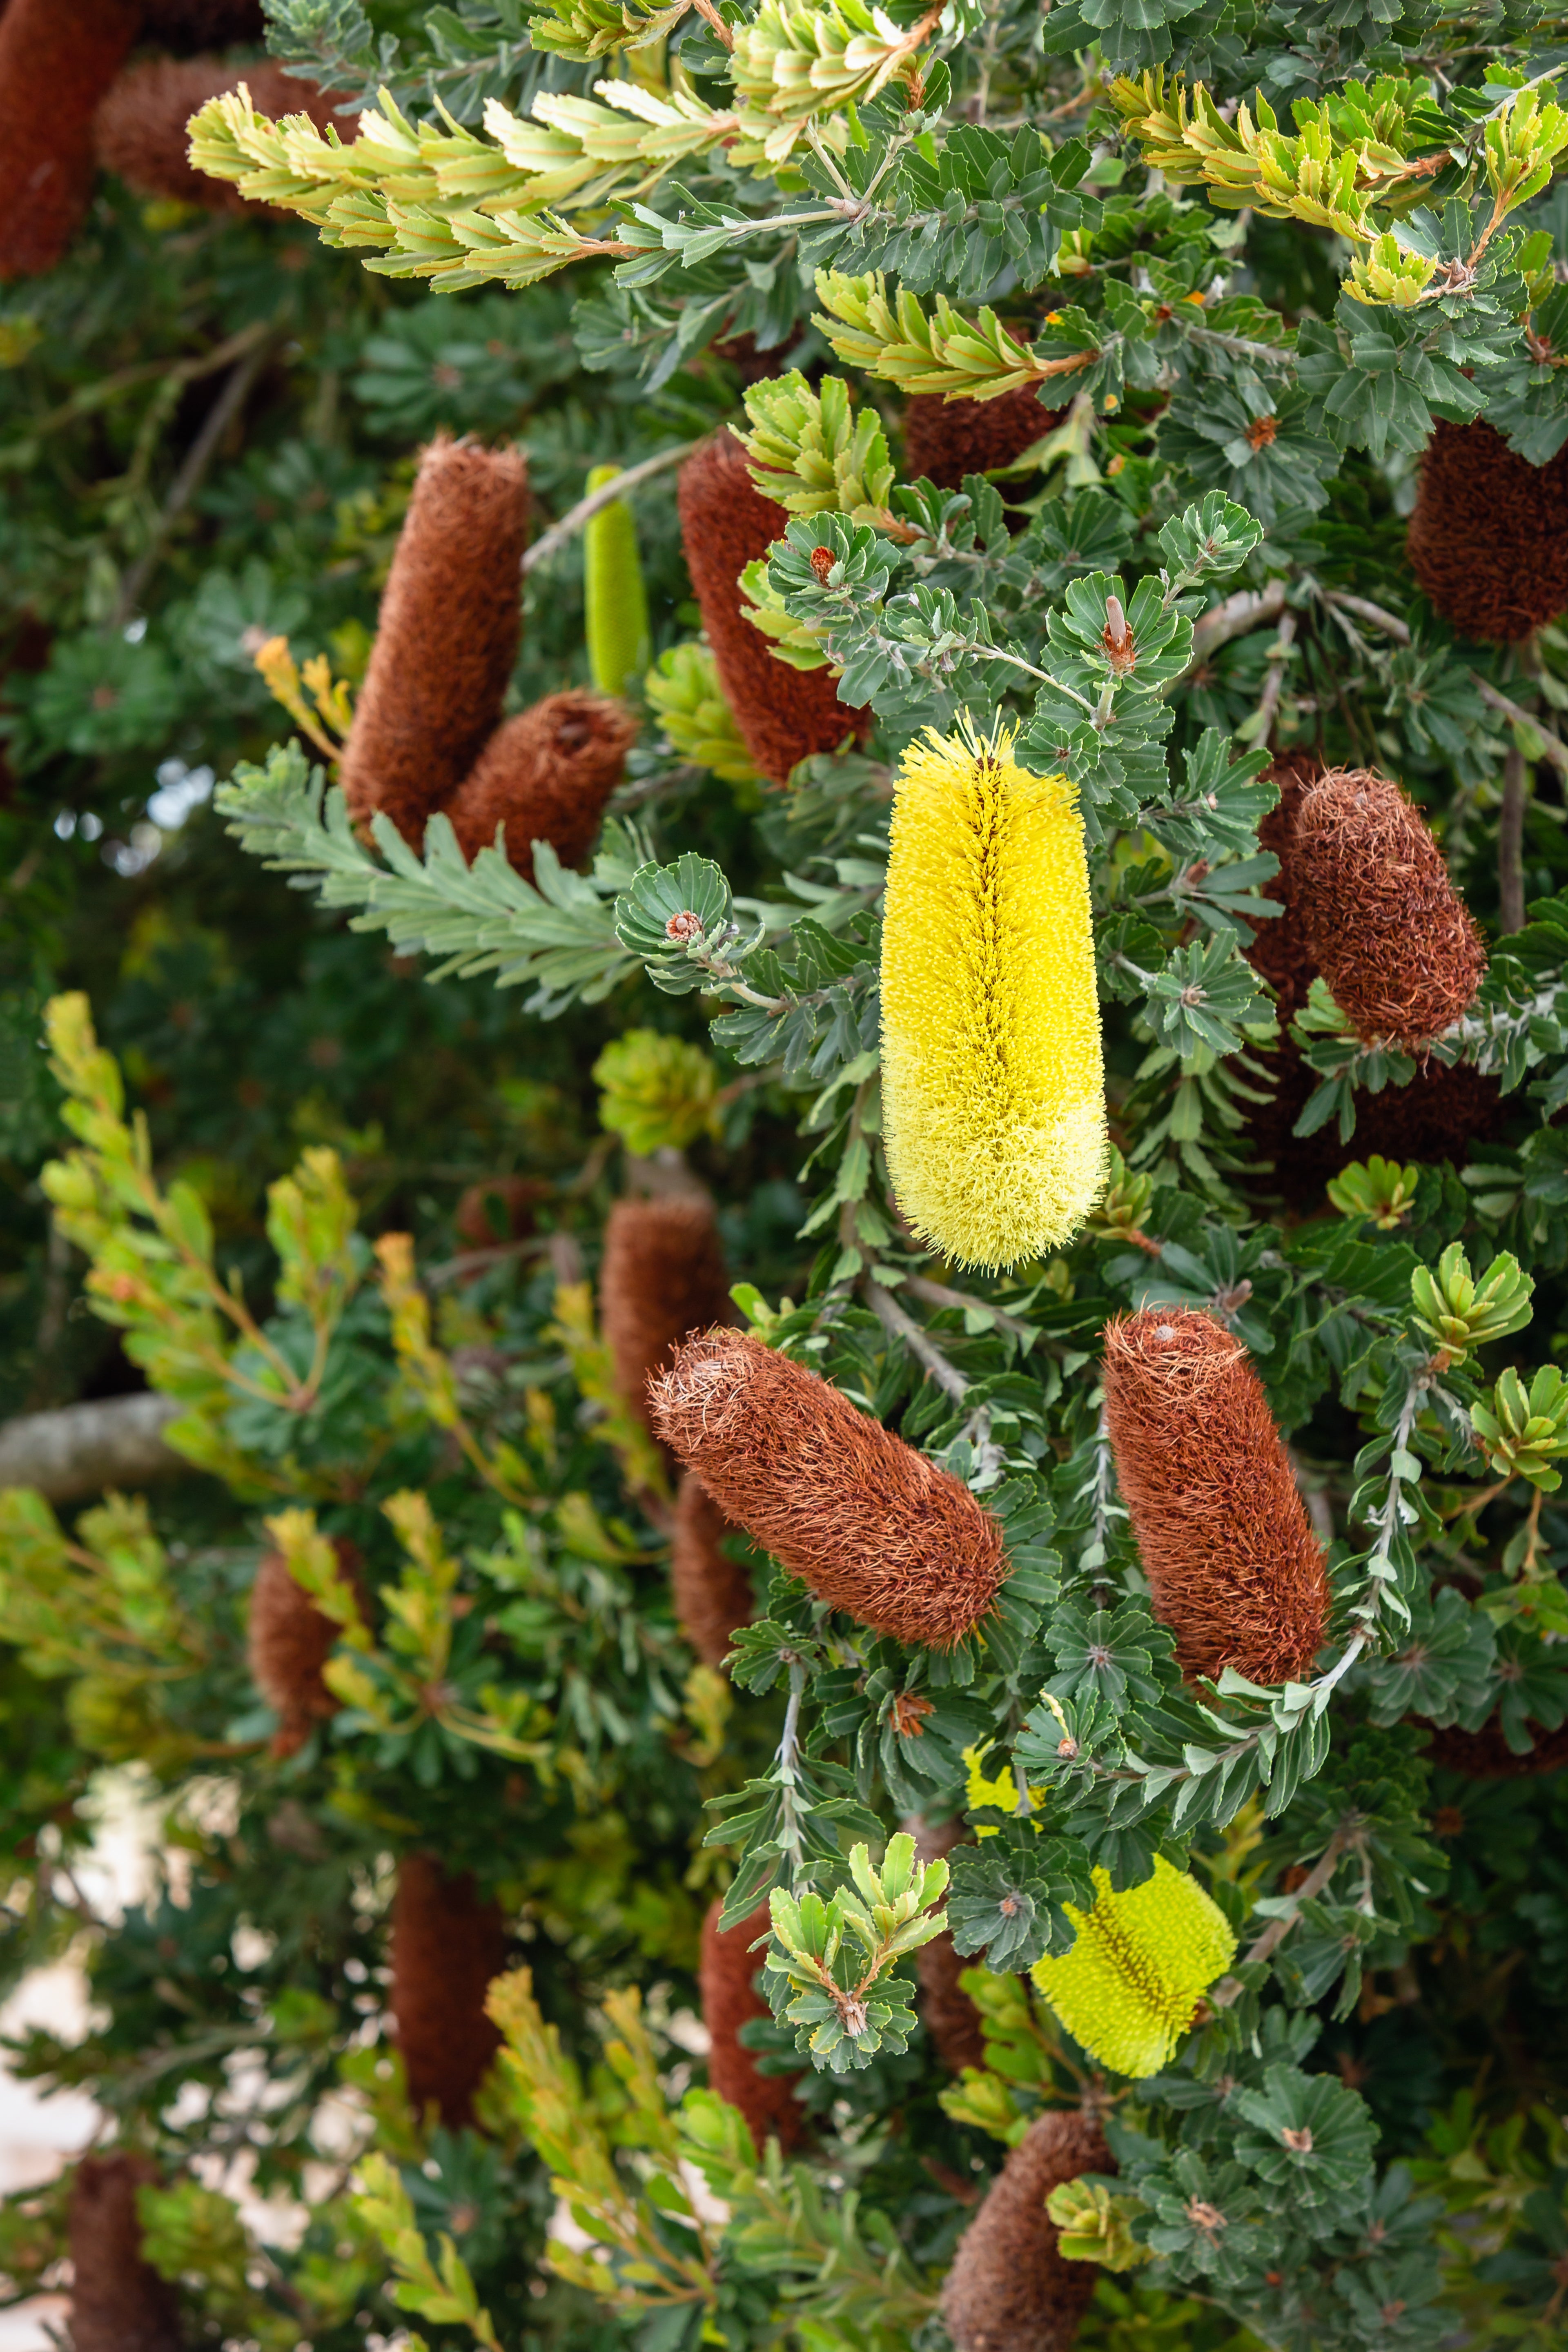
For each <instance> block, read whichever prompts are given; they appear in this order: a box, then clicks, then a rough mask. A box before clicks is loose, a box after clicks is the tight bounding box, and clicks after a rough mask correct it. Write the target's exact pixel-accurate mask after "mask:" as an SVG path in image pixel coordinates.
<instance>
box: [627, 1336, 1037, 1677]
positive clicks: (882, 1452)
mask: <svg viewBox="0 0 1568 2352" xmlns="http://www.w3.org/2000/svg"><path fill="white" fill-rule="evenodd" d="M650 1394H651V1397H652V1403H653V1412H652V1426H653V1432H654V1434H655V1436H656V1437H660V1438H662V1439H663V1440H664V1442H665V1444H667V1445H668V1446H670V1447H671V1448H672V1449H673V1450H674V1452H675V1453H676V1454H679V1456H680V1459H681V1460H682V1461H683V1462H684V1463H685V1464H686V1465H687V1467H688V1468H689V1469H691V1470H695V1471H696V1473H697V1475H698V1476H699V1477H700V1479H701V1481H702V1483H703V1485H704V1486H706V1487H707V1489H708V1491H709V1493H710V1495H711V1496H712V1497H713V1499H714V1501H715V1502H716V1503H717V1504H718V1505H719V1507H720V1508H721V1510H723V1511H724V1512H726V1513H727V1514H728V1516H729V1517H731V1519H733V1520H734V1521H735V1522H736V1523H737V1525H738V1526H740V1527H743V1528H745V1529H746V1531H747V1533H748V1534H749V1535H751V1536H752V1538H754V1539H755V1541H756V1542H758V1543H759V1544H761V1545H762V1546H763V1549H764V1550H766V1551H770V1552H772V1553H773V1555H774V1556H775V1558H777V1559H780V1560H782V1561H783V1562H784V1566H785V1567H786V1568H787V1569H790V1570H793V1572H794V1573H795V1575H796V1576H800V1577H804V1578H805V1581H806V1583H807V1584H809V1585H810V1586H811V1588H812V1591H814V1592H816V1594H817V1595H818V1596H819V1598H821V1599H822V1600H824V1601H827V1602H828V1603H829V1605H830V1606H831V1607H833V1608H835V1609H842V1610H845V1611H847V1613H848V1614H849V1615H850V1616H852V1617H855V1618H858V1621H859V1622H860V1623H861V1624H862V1625H869V1626H870V1627H871V1628H872V1630H873V1631H874V1632H876V1633H890V1634H892V1635H893V1637H894V1638H895V1639H896V1640H898V1641H900V1642H912V1643H924V1644H925V1645H926V1646H927V1647H929V1648H931V1649H935V1650H950V1649H952V1647H953V1645H954V1643H958V1642H961V1641H963V1638H964V1636H965V1635H966V1634H968V1633H973V1630H974V1628H975V1627H976V1626H977V1625H978V1624H979V1623H980V1622H982V1620H983V1619H984V1618H985V1617H986V1616H987V1615H988V1614H989V1613H990V1612H991V1609H992V1607H993V1606H994V1602H995V1600H996V1596H997V1594H998V1592H999V1591H1001V1588H1002V1583H1003V1580H1004V1578H1005V1575H1006V1572H1007V1569H1006V1559H1005V1554H1004V1551H1003V1548H1002V1533H1001V1529H1000V1528H998V1526H997V1524H996V1522H995V1520H994V1519H993V1518H991V1517H989V1515H988V1514H987V1513H986V1512H985V1511H984V1510H983V1509H982V1508H981V1507H980V1505H979V1504H978V1503H977V1502H976V1501H975V1499H974V1497H973V1495H972V1494H971V1493H970V1491H969V1489H968V1487H967V1486H961V1485H960V1484H959V1482H958V1480H957V1479H956V1478H953V1477H951V1476H950V1475H949V1474H948V1473H947V1472H946V1471H945V1470H941V1469H939V1468H938V1467H937V1465H936V1464H935V1463H934V1462H931V1461H929V1460H928V1459H927V1457H926V1456H925V1455H924V1454H917V1453H916V1452H915V1450H914V1448H913V1447H912V1446H910V1445H906V1444H905V1443H904V1441H903V1439H902V1438H901V1437H896V1436H895V1435H894V1434H893V1433H892V1431H891V1430H888V1429H884V1428H883V1427H882V1425H881V1423H879V1422H877V1421H873V1420H871V1419H870V1417H869V1416H868V1414H866V1413H863V1412H857V1410H856V1408H855V1407H854V1405H852V1404H851V1403H850V1402H849V1400H848V1398H847V1397H846V1396H843V1395H841V1394H840V1392H839V1391H838V1390H837V1389H836V1388H833V1387H832V1386H830V1384H829V1383H828V1382H827V1381H825V1380H822V1379H821V1378H819V1376H818V1375H817V1374H816V1372H808V1371H807V1370H805V1368H804V1367H803V1366H802V1365H799V1364H794V1363H791V1362H790V1361H789V1360H788V1358H787V1357H784V1356H781V1355H779V1354H778V1353H777V1352H776V1351H775V1350H774V1349H772V1348H765V1347H764V1346H763V1343H762V1341H761V1340H760V1339H752V1338H751V1337H750V1336H749V1335H747V1334H744V1333H742V1332H739V1331H710V1332H709V1333H707V1334H706V1335H705V1336H703V1337H701V1338H700V1339H690V1340H689V1341H688V1342H687V1344H686V1346H685V1347H684V1348H682V1349H681V1350H680V1352H679V1355H678V1356H677V1357H676V1359H675V1361H674V1362H673V1364H672V1365H671V1366H670V1368H669V1370H668V1371H667V1372H665V1373H663V1374H662V1375H661V1376H660V1377H659V1378H658V1379H657V1380H655V1381H653V1382H652V1384H651V1390H650Z"/></svg>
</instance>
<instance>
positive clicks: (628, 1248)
mask: <svg viewBox="0 0 1568 2352" xmlns="http://www.w3.org/2000/svg"><path fill="white" fill-rule="evenodd" d="M733 1311H734V1310H733V1308H732V1307H731V1305H730V1284H729V1276H728V1275H727V1274H726V1272H725V1268H724V1250H723V1245H722V1244H721V1241H720V1239H719V1227H718V1225H717V1223H715V1221H714V1216H713V1203H712V1202H711V1201H710V1199H709V1198H708V1196H707V1194H706V1193H701V1192H677V1193H667V1194H664V1195H663V1196H662V1197H660V1198H658V1199H656V1200H651V1201H617V1202H616V1205H615V1207H614V1208H613V1209H612V1210H611V1211H610V1213H609V1216H608V1217H607V1218H606V1220H605V1255H604V1257H603V1260H602V1261H601V1264H600V1267H599V1319H600V1323H601V1326H602V1328H603V1330H604V1334H605V1340H606V1342H607V1343H608V1346H609V1349H610V1353H611V1354H612V1356H613V1357H614V1358H615V1362H616V1384H617V1386H618V1387H619V1389H620V1391H621V1394H622V1395H623V1396H624V1397H625V1399H626V1402H627V1403H628V1404H629V1405H630V1407H631V1408H632V1411H633V1412H635V1413H636V1414H637V1417H638V1419H639V1420H640V1421H642V1422H643V1423H645V1424H646V1425H647V1426H648V1427H649V1428H651V1427H652V1426H653V1424H652V1422H651V1419H650V1407H649V1403H648V1382H649V1381H650V1379H652V1378H653V1377H654V1375H655V1374H657V1373H659V1372H663V1371H665V1370H668V1366H669V1365H670V1363H671V1362H672V1361H673V1360H674V1358H675V1353H676V1349H678V1348H679V1344H680V1342H681V1341H682V1340H683V1339H686V1338H687V1337H688V1336H689V1334H690V1333H691V1332H693V1331H703V1330H706V1329H707V1328H708V1327H709V1325H710V1324H712V1323H719V1322H722V1321H723V1320H724V1318H726V1317H727V1316H729V1315H731V1314H732V1313H733Z"/></svg>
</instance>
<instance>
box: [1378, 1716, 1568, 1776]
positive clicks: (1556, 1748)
mask: <svg viewBox="0 0 1568 2352" xmlns="http://www.w3.org/2000/svg"><path fill="white" fill-rule="evenodd" d="M1411 1719H1412V1720H1413V1721H1414V1720H1417V1718H1415V1717H1412V1718H1411ZM1419 1728H1420V1729H1422V1730H1423V1731H1430V1732H1431V1734H1432V1738H1431V1743H1430V1745H1429V1746H1428V1747H1427V1748H1426V1761H1427V1763H1428V1764H1441V1765H1443V1766H1445V1767H1446V1768H1447V1770H1448V1771H1450V1772H1463V1773H1464V1774H1465V1775H1466V1776H1467V1778H1468V1779H1469V1780H1536V1779H1538V1778H1539V1777H1540V1776H1541V1775H1542V1773H1544V1772H1561V1771H1562V1769H1563V1766H1564V1765H1568V1723H1563V1724H1559V1726H1558V1727H1557V1729H1556V1730H1555V1731H1547V1730H1545V1729H1544V1728H1543V1727H1542V1725H1540V1724H1539V1723H1532V1724H1531V1727H1530V1735H1531V1738H1532V1739H1533V1740H1534V1742H1535V1745H1534V1747H1533V1748H1531V1751H1530V1753H1529V1755H1528V1756H1516V1755H1515V1754H1514V1752H1513V1750H1512V1748H1510V1746H1509V1744H1508V1741H1507V1740H1506V1739H1505V1738H1503V1730H1502V1725H1501V1724H1500V1722H1499V1720H1498V1718H1497V1717H1496V1716H1495V1715H1494V1716H1490V1717H1488V1719H1487V1721H1486V1722H1485V1723H1483V1724H1482V1726H1481V1727H1480V1729H1479V1731H1461V1730H1460V1728H1459V1727H1458V1724H1457V1723H1456V1724H1449V1725H1448V1726H1447V1727H1446V1728H1445V1729H1443V1730H1441V1731H1439V1730H1437V1729H1436V1727H1434V1726H1433V1725H1431V1724H1426V1723H1422V1724H1419Z"/></svg>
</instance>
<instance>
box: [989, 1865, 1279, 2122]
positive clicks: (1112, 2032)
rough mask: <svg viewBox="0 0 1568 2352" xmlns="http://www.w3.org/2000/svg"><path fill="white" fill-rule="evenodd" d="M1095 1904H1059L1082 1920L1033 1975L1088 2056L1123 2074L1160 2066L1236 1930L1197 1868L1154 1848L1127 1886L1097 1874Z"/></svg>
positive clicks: (1221, 1970)
mask: <svg viewBox="0 0 1568 2352" xmlns="http://www.w3.org/2000/svg"><path fill="white" fill-rule="evenodd" d="M1094 1887H1095V1906H1094V1908H1093V1910H1092V1911H1079V1910H1078V1909H1077V1908H1076V1907H1075V1906H1073V1905H1072V1904H1070V1903H1065V1904H1064V1905H1063V1906H1062V1908H1063V1910H1064V1911H1065V1912H1066V1913H1067V1915H1068V1918H1069V1919H1070V1920H1071V1921H1072V1924H1073V1926H1074V1927H1076V1928H1077V1930H1078V1940H1077V1941H1076V1943H1075V1944H1074V1945H1073V1947H1072V1949H1071V1950H1070V1951H1068V1952H1063V1953H1060V1954H1059V1955H1052V1954H1049V1953H1047V1956H1046V1958H1044V1959H1043V1960H1037V1961H1036V1963H1035V1967H1034V1971H1033V1974H1034V1979H1035V1982H1036V1983H1037V1985H1038V1986H1039V1988H1040V1990H1041V1991H1042V1992H1043V1993H1044V1994H1045V1996H1046V1999H1047V2000H1048V2001H1049V2002H1050V2004H1051V2007H1052V2008H1053V2009H1054V2010H1055V2011H1056V2013H1057V2015H1058V2017H1059V2018H1060V2019H1061V2021H1062V2023H1063V2024H1064V2025H1065V2026H1066V2027H1067V2030H1068V2032H1069V2033H1070V2034H1071V2035H1072V2037H1073V2039H1074V2041H1075V2042H1081V2043H1082V2045H1083V2047H1084V2049H1086V2050H1087V2051H1088V2052H1089V2056H1090V2057H1091V2058H1097V2059H1098V2060H1099V2061H1100V2064H1101V2065H1102V2066H1109V2067H1111V2068H1112V2069H1113V2070H1114V2071H1115V2072H1116V2073H1117V2074H1131V2075H1133V2076H1138V2077H1142V2076H1143V2075H1146V2074H1158V2073H1159V2071H1160V2069H1161V2067H1162V2066H1163V2064H1164V2063H1165V2061H1166V2060H1167V2058H1169V2056H1170V2054H1171V2053H1172V2051H1173V2049H1174V2048H1175V2046H1176V2044H1177V2042H1179V2041H1180V2040H1181V2037H1182V2035H1183V2034H1184V2032H1186V2030H1187V2028H1188V2027H1189V2026H1190V2025H1191V2023H1192V2021H1193V2019H1194V2016H1195V2014H1196V2012H1197V2006H1198V2003H1199V2001H1200V2000H1202V1999H1203V1997H1204V1995H1205V1992H1207V1990H1208V1989H1209V1987H1210V1985H1212V1984H1213V1983H1214V1981H1215V1979H1216V1978H1217V1977H1222V1976H1223V1975H1224V1974H1225V1972H1226V1969H1228V1968H1229V1966H1230V1964H1231V1962H1232V1960H1233V1959H1234V1958H1236V1937H1235V1936H1234V1935H1233V1934H1232V1933H1231V1929H1230V1924H1229V1922H1228V1921H1227V1919H1226V1916H1225V1914H1224V1912H1223V1911H1222V1910H1221V1909H1220V1907H1219V1906H1218V1904H1217V1903H1215V1902H1214V1901H1213V1900H1211V1898H1210V1897H1209V1896H1208V1895H1205V1892H1204V1890H1203V1888H1202V1887H1201V1886H1200V1885H1198V1882H1197V1880H1196V1879H1195V1878H1193V1877H1190V1876H1189V1875H1188V1874H1186V1873H1184V1872H1183V1871H1180V1870H1176V1869H1174V1868H1173V1866H1172V1864H1170V1863H1168V1862H1167V1861H1166V1860H1165V1857H1164V1855H1163V1854H1156V1855H1155V1857H1154V1875H1153V1876H1152V1878H1146V1879H1145V1880H1144V1882H1143V1884H1142V1886H1131V1887H1129V1888H1128V1890H1127V1892H1126V1893H1125V1894H1124V1895H1115V1894H1113V1893H1112V1892H1111V1886H1110V1872H1109V1871H1106V1870H1098V1869H1097V1870H1096V1872H1095V1874H1094Z"/></svg>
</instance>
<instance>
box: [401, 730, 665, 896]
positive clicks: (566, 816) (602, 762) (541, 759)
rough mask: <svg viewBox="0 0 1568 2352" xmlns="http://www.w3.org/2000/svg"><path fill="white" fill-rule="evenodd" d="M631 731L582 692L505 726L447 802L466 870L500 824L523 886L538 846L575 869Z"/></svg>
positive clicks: (593, 834) (594, 832) (590, 842)
mask: <svg viewBox="0 0 1568 2352" xmlns="http://www.w3.org/2000/svg"><path fill="white" fill-rule="evenodd" d="M636 740H637V720H636V719H635V718H634V717H633V716H632V714H631V713H630V711H628V710H627V709H626V705H625V704H624V703H621V702H614V701H612V700H611V699H610V698H609V697H608V696H607V695H603V694H590V693H588V692H587V691H586V689H585V688H582V687H572V688H568V689H567V690H566V692H564V693H563V694H547V695H546V696H545V697H544V698H543V700H542V701H540V702H536V703H534V704H533V705H532V706H531V708H530V709H527V710H524V711H522V712H521V713H520V714H519V716H518V717H517V718H515V719H508V720H507V721H506V723H505V725H504V726H501V727H498V728H497V730H496V731H495V733H494V734H493V735H492V736H491V737H490V740H489V742H488V743H487V744H486V745H485V748H484V750H483V751H481V752H480V753H479V760H478V761H477V763H476V764H475V766H474V767H473V769H472V770H471V771H470V772H469V773H468V775H467V776H466V777H465V778H464V780H463V782H461V783H460V784H459V785H458V789H457V791H456V793H454V794H453V796H452V798H451V799H450V801H448V802H447V803H446V813H447V816H449V817H450V819H451V821H452V829H453V831H454V832H455V833H456V835H457V836H458V847H459V848H460V849H461V850H462V853H463V855H464V856H465V857H466V858H468V861H469V863H470V864H471V863H472V861H473V859H474V857H475V856H476V854H477V853H478V852H479V850H481V849H486V848H488V847H489V845H490V844H491V843H492V842H493V841H494V839H495V837H496V827H497V826H498V825H500V824H504V825H505V827H506V854H507V857H508V859H509V861H510V863H511V864H512V865H513V866H516V868H517V870H518V872H519V873H520V874H521V875H522V876H524V877H525V878H526V879H527V880H529V881H532V879H533V850H532V846H531V845H532V844H533V843H534V842H536V841H547V842H548V843H549V844H550V846H551V847H552V849H553V850H554V852H555V855H556V856H557V857H559V859H560V860H561V863H562V865H563V866H581V865H582V864H583V863H584V860H585V859H586V857H587V855H588V852H589V851H590V850H591V849H592V847H593V846H594V843H595V839H596V838H597V836H598V831H599V826H600V824H601V822H602V820H603V818H604V814H605V803H606V801H607V800H608V799H609V797H610V794H611V793H613V792H614V791H615V789H616V785H617V784H618V783H619V782H620V781H621V775H622V772H623V770H624V769H625V766H626V753H627V751H629V749H630V748H631V746H632V744H633V743H635V742H636Z"/></svg>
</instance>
